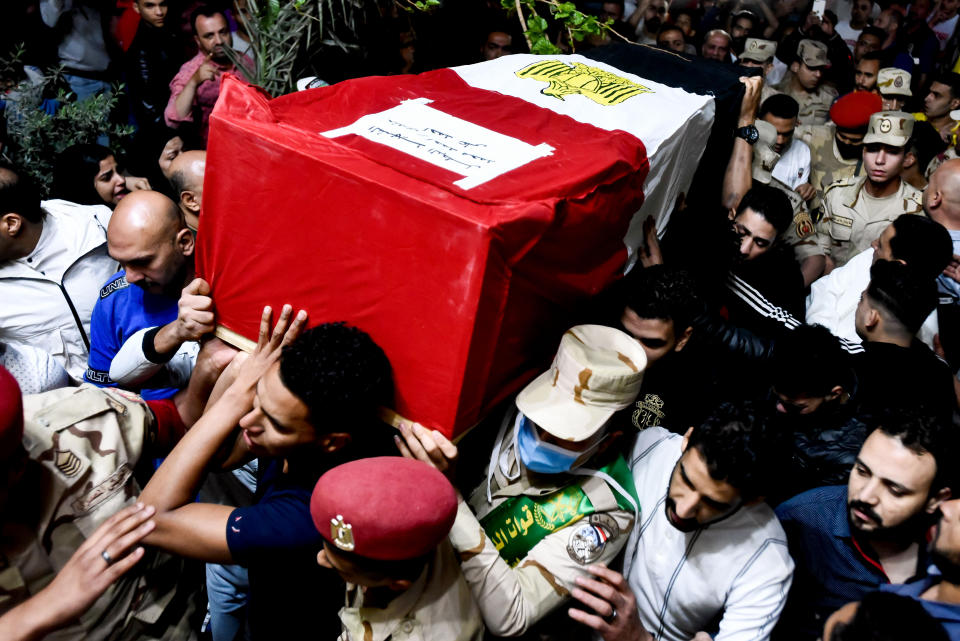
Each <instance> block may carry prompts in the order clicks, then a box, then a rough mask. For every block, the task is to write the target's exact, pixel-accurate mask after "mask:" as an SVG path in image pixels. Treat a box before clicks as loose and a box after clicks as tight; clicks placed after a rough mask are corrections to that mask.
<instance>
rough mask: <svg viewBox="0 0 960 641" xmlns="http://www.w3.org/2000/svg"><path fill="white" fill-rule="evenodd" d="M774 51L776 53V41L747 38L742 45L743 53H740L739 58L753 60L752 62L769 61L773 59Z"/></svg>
mask: <svg viewBox="0 0 960 641" xmlns="http://www.w3.org/2000/svg"><path fill="white" fill-rule="evenodd" d="M775 53H777V43H776V42H774V41H773V40H763V39H761V38H747V41H746V42H745V43H744V45H743V53H742V54H740V59H741V60H753V61H754V62H769V61H770V60H772V59H773V55H774V54H775Z"/></svg>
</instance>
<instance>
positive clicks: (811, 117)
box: [777, 40, 837, 125]
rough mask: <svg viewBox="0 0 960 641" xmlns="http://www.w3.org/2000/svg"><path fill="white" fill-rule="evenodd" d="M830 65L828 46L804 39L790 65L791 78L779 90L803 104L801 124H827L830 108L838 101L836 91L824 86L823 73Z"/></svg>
mask: <svg viewBox="0 0 960 641" xmlns="http://www.w3.org/2000/svg"><path fill="white" fill-rule="evenodd" d="M829 66H830V59H829V58H828V57H827V45H825V44H823V43H822V42H818V41H816V40H801V41H800V43H799V44H798V45H797V53H796V56H795V57H794V60H793V62H792V63H791V65H790V71H791V73H790V75H789V76H787V77H786V78H784V80H783V82H781V83H780V85H779V86H778V87H777V89H778V90H779V91H781V92H783V93H785V94H787V95H789V96H791V97H793V99H794V100H796V101H797V104H799V105H800V113H799V116H798V122H799V124H801V125H822V124H824V123H825V122H827V116H828V115H829V113H830V105H832V104H833V101H834V100H836V99H837V90H836V89H834V88H833V87H830V86H828V85H824V84H823V72H824V70H825V69H827V68H828V67H829Z"/></svg>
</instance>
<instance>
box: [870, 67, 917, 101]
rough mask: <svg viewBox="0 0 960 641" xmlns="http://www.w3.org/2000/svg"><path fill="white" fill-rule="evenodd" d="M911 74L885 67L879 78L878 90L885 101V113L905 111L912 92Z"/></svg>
mask: <svg viewBox="0 0 960 641" xmlns="http://www.w3.org/2000/svg"><path fill="white" fill-rule="evenodd" d="M910 80H911V78H910V73H909V72H907V71H904V70H903V69H897V68H896V67H884V68H883V69H881V70H880V73H879V74H878V76H877V89H878V90H879V91H880V97H881V98H882V99H883V110H884V111H903V107H904V105H906V104H907V98H910V97H912V96H913V92H912V91H910Z"/></svg>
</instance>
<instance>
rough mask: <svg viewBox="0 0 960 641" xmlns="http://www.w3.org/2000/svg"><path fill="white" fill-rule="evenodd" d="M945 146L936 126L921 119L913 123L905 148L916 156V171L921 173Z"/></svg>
mask: <svg viewBox="0 0 960 641" xmlns="http://www.w3.org/2000/svg"><path fill="white" fill-rule="evenodd" d="M947 146H948V145H947V142H946V141H945V140H944V139H943V137H942V136H940V132H939V131H937V129H936V127H934V126H933V125H931V124H930V123H929V122H927V121H925V120H921V121H919V122H915V123H913V134H911V136H910V140H909V141H908V142H907V146H906V150H907V153H912V154H913V155H914V156H916V157H917V171H919V172H920V174H921V175H923V174H925V173H926V171H927V166H928V165H929V164H930V161H931V160H933V157H934V156H936V155H937V154H940V153H943V152H944V150H946V148H947Z"/></svg>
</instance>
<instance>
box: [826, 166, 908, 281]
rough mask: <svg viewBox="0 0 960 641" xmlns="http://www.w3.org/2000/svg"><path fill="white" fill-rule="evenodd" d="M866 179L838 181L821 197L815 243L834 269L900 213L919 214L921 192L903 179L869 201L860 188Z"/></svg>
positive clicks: (878, 234)
mask: <svg viewBox="0 0 960 641" xmlns="http://www.w3.org/2000/svg"><path fill="white" fill-rule="evenodd" d="M866 181H867V178H866V176H863V177H860V178H848V179H846V180H840V181H837V182H835V183H833V184H832V185H830V186H829V187H828V188H827V191H826V193H825V194H824V196H823V209H824V217H823V220H822V221H821V222H820V225H819V229H818V231H817V240H818V242H819V243H820V246H821V247H822V248H823V250H824V252H825V253H827V254H829V255H830V256H831V257H832V258H833V260H834V262H835V263H836V264H837V266H840V265H844V264H846V262H847V261H848V260H850V259H851V258H853V257H854V256H856V255H857V254H859V253H860V252H862V251H863V250H865V249H867V248H868V247H870V243H872V242H873V241H874V240H876V239H877V238H879V237H880V234H882V233H883V230H884V229H886V228H887V225H889V224H890V223H891V222H893V221H894V220H896V219H897V218H899V217H900V216H902V215H903V214H919V213H921V212H922V211H923V205H922V204H921V199H922V196H923V192H921V191H920V190H919V189H917V188H916V187H913V186H912V185H910V184H909V183H907V182H906V181H905V180H901V181H900V189H898V190H897V191H896V193H894V194H893V195H891V196H887V197H886V198H873V197H871V196H870V195H869V194H867V192H866V190H865V189H864V184H865V183H866Z"/></svg>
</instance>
